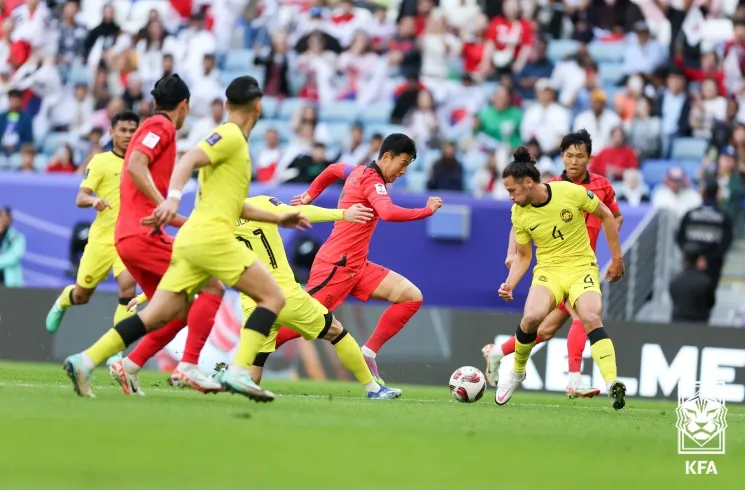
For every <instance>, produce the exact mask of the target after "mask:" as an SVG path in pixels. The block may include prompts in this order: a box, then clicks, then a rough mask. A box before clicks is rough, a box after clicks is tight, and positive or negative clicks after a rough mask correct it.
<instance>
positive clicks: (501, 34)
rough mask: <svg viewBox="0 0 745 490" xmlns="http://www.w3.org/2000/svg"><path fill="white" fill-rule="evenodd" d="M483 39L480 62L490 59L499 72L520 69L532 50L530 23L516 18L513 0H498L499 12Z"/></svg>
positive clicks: (486, 61) (515, 71)
mask: <svg viewBox="0 0 745 490" xmlns="http://www.w3.org/2000/svg"><path fill="white" fill-rule="evenodd" d="M486 41H487V42H486V51H485V53H484V59H483V60H482V62H483V63H493V64H494V66H495V67H496V69H497V72H499V73H504V72H508V73H509V72H513V73H520V72H521V71H522V70H523V68H524V67H525V63H526V62H527V61H528V59H529V58H530V54H531V52H532V51H531V46H532V45H533V26H532V24H531V23H530V21H528V20H525V19H521V18H520V6H519V4H518V2H517V0H505V2H504V3H502V15H501V16H497V17H495V18H494V19H493V20H492V21H491V23H490V24H489V29H488V30H487V32H486Z"/></svg>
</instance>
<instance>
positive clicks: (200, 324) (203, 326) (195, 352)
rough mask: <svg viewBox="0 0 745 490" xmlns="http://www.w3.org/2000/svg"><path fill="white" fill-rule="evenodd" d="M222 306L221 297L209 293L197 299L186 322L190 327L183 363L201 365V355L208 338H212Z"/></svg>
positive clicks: (200, 294)
mask: <svg viewBox="0 0 745 490" xmlns="http://www.w3.org/2000/svg"><path fill="white" fill-rule="evenodd" d="M221 304H222V297H221V296H217V295H214V294H209V293H199V296H197V299H196V300H194V304H193V305H191V309H190V310H189V317H188V318H187V320H186V323H187V324H188V325H189V335H188V336H187V337H186V347H185V348H184V355H183V357H182V358H181V362H186V363H189V364H199V353H200V352H202V348H203V347H204V344H205V343H206V342H207V337H209V336H210V332H211V331H212V325H214V323H215V316H217V310H219V309H220V305H221Z"/></svg>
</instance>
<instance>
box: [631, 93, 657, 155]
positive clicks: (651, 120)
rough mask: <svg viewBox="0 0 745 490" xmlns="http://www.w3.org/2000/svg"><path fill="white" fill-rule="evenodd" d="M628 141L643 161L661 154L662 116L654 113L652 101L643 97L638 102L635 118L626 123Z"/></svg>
mask: <svg viewBox="0 0 745 490" xmlns="http://www.w3.org/2000/svg"><path fill="white" fill-rule="evenodd" d="M623 127H624V130H625V132H626V135H627V142H628V144H629V146H631V148H634V149H635V150H636V154H637V157H638V160H639V161H640V162H643V161H645V160H648V159H651V158H658V157H659V156H660V150H661V145H660V131H661V122H660V118H659V117H657V116H653V115H652V101H651V100H649V99H648V98H646V97H642V98H640V99H639V101H638V102H637V104H636V110H635V114H634V117H633V119H631V120H630V121H628V122H626V123H625V124H624V126H623Z"/></svg>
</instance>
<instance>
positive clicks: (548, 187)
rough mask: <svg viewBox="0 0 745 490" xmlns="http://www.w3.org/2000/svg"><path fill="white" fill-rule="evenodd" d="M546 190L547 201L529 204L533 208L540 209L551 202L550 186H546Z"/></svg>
mask: <svg viewBox="0 0 745 490" xmlns="http://www.w3.org/2000/svg"><path fill="white" fill-rule="evenodd" d="M546 190H547V191H548V199H546V202H542V203H540V204H531V206H533V207H534V208H542V207H543V206H545V205H546V204H548V203H550V202H551V186H550V185H549V184H546Z"/></svg>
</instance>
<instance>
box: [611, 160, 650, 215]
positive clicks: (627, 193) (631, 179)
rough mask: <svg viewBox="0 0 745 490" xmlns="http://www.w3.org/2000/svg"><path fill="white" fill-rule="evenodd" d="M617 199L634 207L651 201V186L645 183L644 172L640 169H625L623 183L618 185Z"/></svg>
mask: <svg viewBox="0 0 745 490" xmlns="http://www.w3.org/2000/svg"><path fill="white" fill-rule="evenodd" d="M616 199H618V201H619V202H627V203H629V205H630V206H634V207H636V206H638V205H639V204H641V203H643V202H649V188H648V187H647V184H645V183H644V174H642V173H641V171H640V170H638V169H635V168H630V169H628V170H626V171H624V173H623V178H622V180H621V184H620V185H618V186H616Z"/></svg>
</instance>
